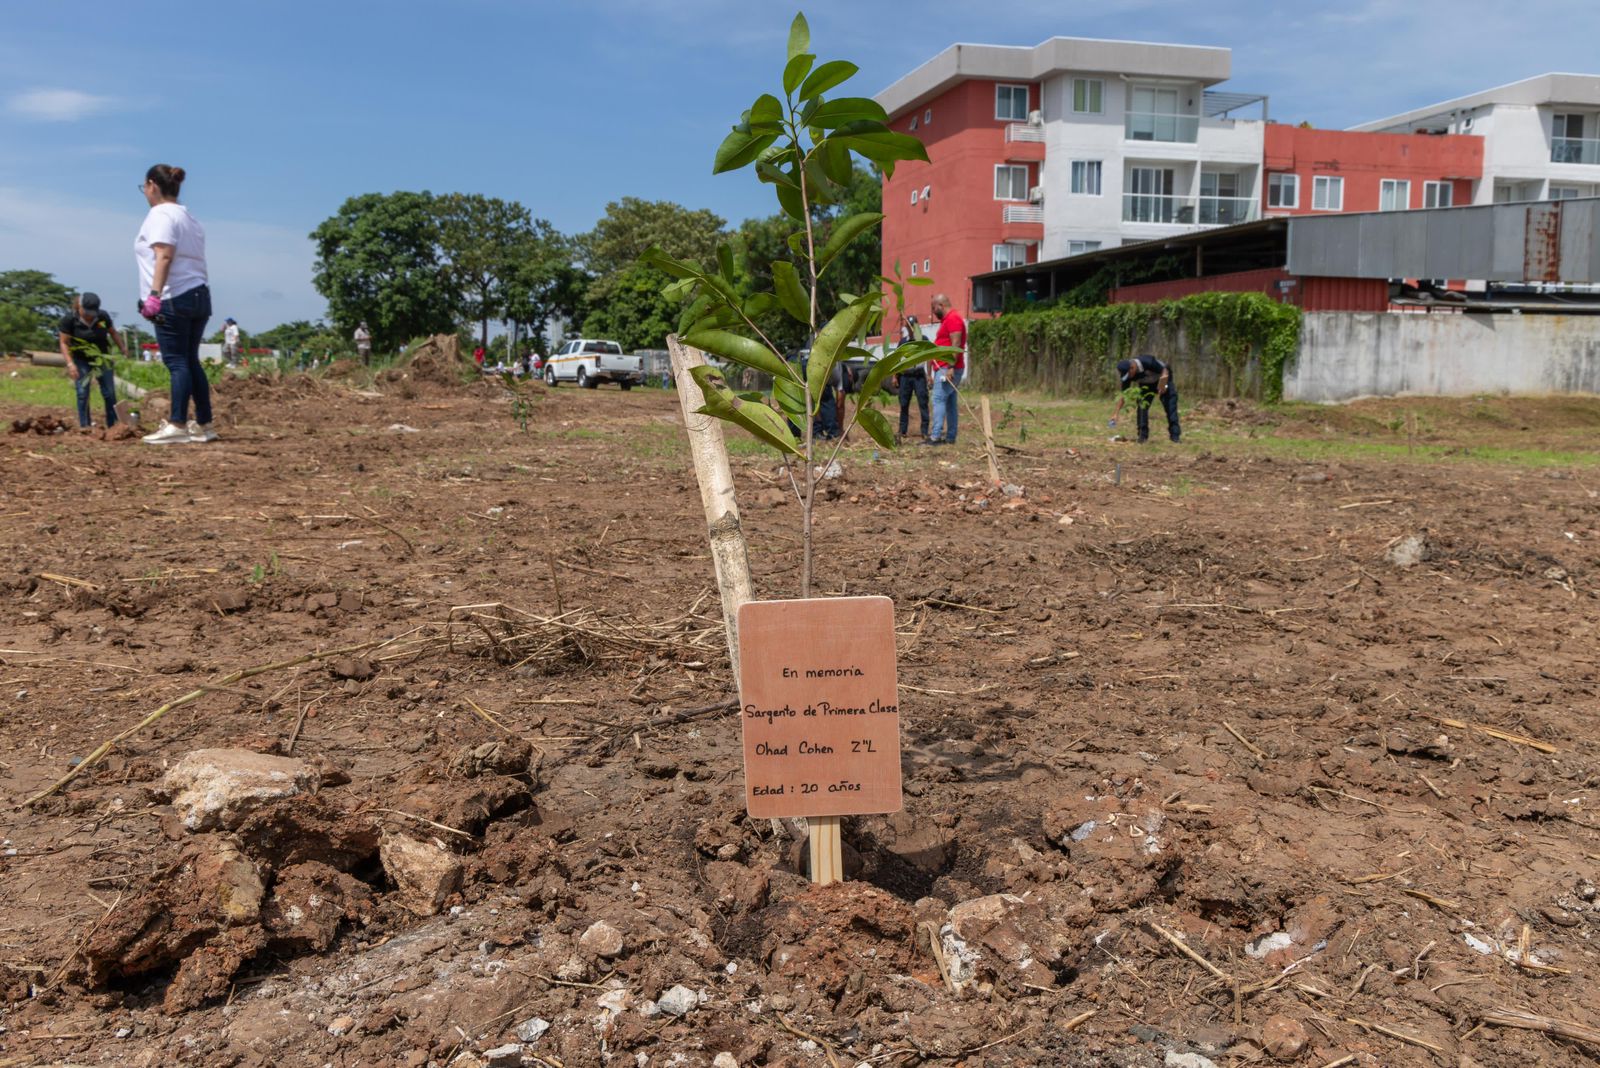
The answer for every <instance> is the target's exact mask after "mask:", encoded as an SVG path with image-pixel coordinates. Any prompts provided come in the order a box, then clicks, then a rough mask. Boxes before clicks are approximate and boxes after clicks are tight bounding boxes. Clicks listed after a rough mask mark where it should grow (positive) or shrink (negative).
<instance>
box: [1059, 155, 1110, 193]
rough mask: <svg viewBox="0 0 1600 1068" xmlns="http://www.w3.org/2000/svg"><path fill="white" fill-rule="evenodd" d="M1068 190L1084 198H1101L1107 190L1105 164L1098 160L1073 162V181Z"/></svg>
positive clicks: (1077, 160)
mask: <svg viewBox="0 0 1600 1068" xmlns="http://www.w3.org/2000/svg"><path fill="white" fill-rule="evenodd" d="M1091 179H1092V180H1091ZM1067 188H1068V190H1069V191H1070V192H1072V193H1074V194H1076V195H1078V196H1082V197H1097V196H1100V195H1101V192H1102V191H1103V190H1104V188H1105V164H1104V162H1103V161H1102V160H1097V159H1075V160H1073V161H1072V176H1071V181H1070V182H1069V184H1068V186H1067Z"/></svg>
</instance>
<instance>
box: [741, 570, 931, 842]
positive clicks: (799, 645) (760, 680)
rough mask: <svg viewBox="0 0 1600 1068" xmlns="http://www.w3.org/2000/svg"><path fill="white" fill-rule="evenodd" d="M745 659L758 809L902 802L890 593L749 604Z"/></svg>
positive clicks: (841, 810)
mask: <svg viewBox="0 0 1600 1068" xmlns="http://www.w3.org/2000/svg"><path fill="white" fill-rule="evenodd" d="M739 661H740V670H739V693H740V707H739V718H740V719H741V720H742V721H743V724H744V777H745V805H746V808H747V809H748V810H749V812H750V815H751V816H753V817H756V818H758V819H764V818H768V817H775V816H850V815H860V814H863V813H869V812H898V811H899V810H900V806H901V797H900V707H899V702H900V699H899V697H898V692H897V691H898V685H899V683H898V680H897V677H896V673H895V650H894V603H893V602H892V601H890V600H889V598H887V597H829V598H818V599H812V600H804V601H752V602H750V603H749V604H746V605H744V606H742V607H741V608H740V609H739Z"/></svg>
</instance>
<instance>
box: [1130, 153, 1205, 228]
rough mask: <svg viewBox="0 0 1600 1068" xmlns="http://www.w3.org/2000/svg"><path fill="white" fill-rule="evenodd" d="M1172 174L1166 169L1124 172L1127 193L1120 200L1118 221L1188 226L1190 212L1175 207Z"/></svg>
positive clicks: (1136, 168)
mask: <svg viewBox="0 0 1600 1068" xmlns="http://www.w3.org/2000/svg"><path fill="white" fill-rule="evenodd" d="M1174 184H1175V183H1174V172H1173V170H1172V168H1170V167H1134V168H1131V169H1130V170H1129V172H1128V192H1126V193H1124V194H1123V196H1122V220H1123V221H1124V222H1143V223H1170V222H1180V223H1192V222H1194V209H1193V208H1192V207H1190V206H1188V205H1179V204H1178V198H1177V197H1175V196H1173V195H1172V190H1173V186H1174Z"/></svg>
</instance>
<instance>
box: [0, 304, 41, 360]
mask: <svg viewBox="0 0 1600 1068" xmlns="http://www.w3.org/2000/svg"><path fill="white" fill-rule="evenodd" d="M47 341H49V342H50V344H46V342H47ZM47 348H54V341H53V340H52V339H50V338H48V337H47V336H46V334H45V332H44V329H43V328H42V327H41V326H40V325H39V317H38V316H37V315H35V314H34V313H33V311H32V310H31V309H29V308H22V307H18V306H17V305H15V304H0V352H22V351H24V350H26V349H47Z"/></svg>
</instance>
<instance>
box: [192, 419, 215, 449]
mask: <svg viewBox="0 0 1600 1068" xmlns="http://www.w3.org/2000/svg"><path fill="white" fill-rule="evenodd" d="M189 440H190V441H192V442H194V443H195V444H196V445H203V444H205V443H206V442H208V441H216V440H217V432H216V431H215V430H212V429H211V424H210V423H205V424H203V425H202V424H200V423H197V422H195V421H194V420H193V419H191V420H189Z"/></svg>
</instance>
